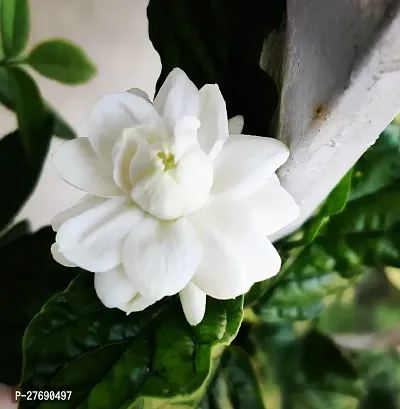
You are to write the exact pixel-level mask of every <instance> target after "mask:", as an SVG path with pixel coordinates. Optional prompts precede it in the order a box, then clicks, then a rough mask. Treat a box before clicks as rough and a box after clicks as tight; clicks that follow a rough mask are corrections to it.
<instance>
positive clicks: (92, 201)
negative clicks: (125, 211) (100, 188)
mask: <svg viewBox="0 0 400 409" xmlns="http://www.w3.org/2000/svg"><path fill="white" fill-rule="evenodd" d="M101 203H104V199H103V198H100V197H97V196H92V195H85V196H83V197H82V199H81V200H79V201H78V203H77V204H76V205H74V206H72V207H70V208H69V209H66V210H64V211H63V212H61V213H59V214H58V215H57V216H55V217H53V219H52V220H51V227H52V228H53V230H54V231H55V232H57V231H58V229H59V228H60V226H61V225H62V224H63V223H64V222H65V221H66V220H68V219H71V218H72V217H74V216H77V215H79V214H80V213H82V212H84V211H86V210H88V209H91V208H92V207H93V206H95V205H97V204H101Z"/></svg>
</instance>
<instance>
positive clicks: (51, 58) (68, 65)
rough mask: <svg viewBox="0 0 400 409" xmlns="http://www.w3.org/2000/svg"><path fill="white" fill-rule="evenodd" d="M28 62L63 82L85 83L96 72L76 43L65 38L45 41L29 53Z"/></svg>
mask: <svg viewBox="0 0 400 409" xmlns="http://www.w3.org/2000/svg"><path fill="white" fill-rule="evenodd" d="M27 63H28V64H29V65H30V66H31V67H32V68H34V69H35V70H36V71H37V72H39V73H40V74H42V75H43V76H45V77H47V78H50V79H53V80H56V81H59V82H62V83H63V84H68V85H76V84H84V83H86V82H88V81H89V80H91V79H92V78H93V76H94V75H95V74H96V67H95V66H94V64H93V62H92V61H91V60H90V59H89V57H88V56H87V54H86V53H85V52H84V51H83V50H82V49H81V48H80V47H79V46H78V45H76V44H73V43H71V42H69V41H66V40H63V39H54V40H48V41H44V42H42V43H40V44H38V45H37V46H36V47H35V48H34V49H33V50H32V51H31V53H30V54H29V56H28V59H27Z"/></svg>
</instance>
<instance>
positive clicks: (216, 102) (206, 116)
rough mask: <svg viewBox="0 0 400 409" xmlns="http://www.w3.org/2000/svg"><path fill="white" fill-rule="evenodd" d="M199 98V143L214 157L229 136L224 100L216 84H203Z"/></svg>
mask: <svg viewBox="0 0 400 409" xmlns="http://www.w3.org/2000/svg"><path fill="white" fill-rule="evenodd" d="M199 98H200V112H199V119H200V123H201V126H200V129H199V132H198V141H199V145H200V147H201V148H202V149H203V151H204V152H205V153H207V154H210V155H211V157H212V158H215V157H216V156H217V155H218V153H219V152H220V151H221V149H222V146H223V144H224V142H225V141H226V140H227V139H228V136H229V132H228V116H227V113H226V105H225V100H224V98H223V96H222V94H221V91H220V90H219V87H218V85H217V84H207V85H205V86H204V87H203V88H202V89H201V90H200V91H199Z"/></svg>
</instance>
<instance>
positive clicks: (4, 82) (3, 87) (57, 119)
mask: <svg viewBox="0 0 400 409" xmlns="http://www.w3.org/2000/svg"><path fill="white" fill-rule="evenodd" d="M0 103H1V104H3V105H4V106H5V107H6V108H8V109H10V110H12V111H15V102H14V97H13V95H12V92H11V89H10V83H9V80H8V76H7V72H6V69H5V68H4V67H3V68H2V67H0ZM44 104H45V107H46V110H47V112H48V113H50V114H51V115H53V116H54V127H53V134H54V135H55V136H58V137H59V138H62V139H73V138H75V137H76V134H75V132H74V131H73V129H72V128H71V126H70V125H69V124H68V123H67V122H66V121H65V120H64V119H62V118H61V116H60V114H59V113H58V112H57V111H56V110H55V109H54V108H52V107H51V106H50V105H49V103H47V102H46V101H45V103H44Z"/></svg>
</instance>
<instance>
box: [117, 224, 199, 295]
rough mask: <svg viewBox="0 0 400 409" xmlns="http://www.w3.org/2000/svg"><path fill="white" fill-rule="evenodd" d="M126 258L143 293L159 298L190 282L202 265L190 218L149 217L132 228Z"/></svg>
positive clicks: (127, 242) (126, 266) (133, 279)
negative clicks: (169, 219) (170, 219)
mask: <svg viewBox="0 0 400 409" xmlns="http://www.w3.org/2000/svg"><path fill="white" fill-rule="evenodd" d="M122 258H123V263H124V266H125V268H126V271H127V274H128V275H129V277H131V279H132V281H133V283H134V284H135V286H136V287H137V289H138V291H139V292H140V294H142V295H143V296H145V297H147V298H151V299H157V300H158V299H161V298H162V297H164V296H167V295H174V294H177V293H178V292H179V291H181V290H182V288H184V287H185V286H186V285H187V283H188V282H189V281H190V279H191V278H192V276H193V274H194V273H195V271H196V268H197V266H198V265H199V262H200V259H201V246H200V243H199V242H198V240H197V237H196V235H195V232H194V230H193V228H192V226H191V225H190V223H189V222H188V221H187V220H186V219H184V218H182V219H178V220H176V221H173V222H160V221H159V220H157V219H154V218H152V217H147V218H145V219H143V220H141V221H140V222H139V223H137V224H135V225H134V226H133V228H132V229H131V231H130V233H129V235H128V237H127V238H126V240H125V243H124V246H123V256H122Z"/></svg>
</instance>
